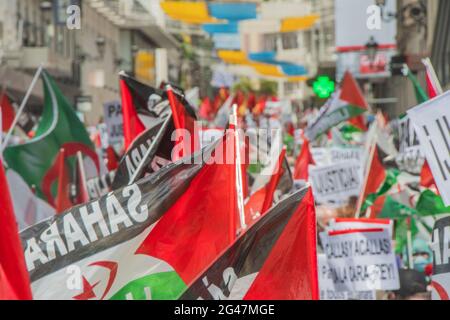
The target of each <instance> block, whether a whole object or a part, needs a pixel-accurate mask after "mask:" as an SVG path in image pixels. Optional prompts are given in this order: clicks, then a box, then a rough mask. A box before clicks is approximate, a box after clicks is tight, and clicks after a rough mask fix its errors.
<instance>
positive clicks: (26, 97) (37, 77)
mask: <svg viewBox="0 0 450 320" xmlns="http://www.w3.org/2000/svg"><path fill="white" fill-rule="evenodd" d="M42 69H43V66H42V64H41V65H40V66H39V68H38V69H37V71H36V74H35V75H34V78H33V80H32V81H31V84H30V86H29V87H28V90H27V92H26V94H25V97H24V98H23V100H22V103H21V104H20V107H19V110H18V111H17V113H16V117H15V118H14V121H13V123H12V124H11V128H9V130H8V133H7V134H6V137H5V140H3V143H2V145H1V152H2V153H3V150H4V149H5V148H6V146H7V145H8V142H9V139H10V138H11V135H12V132H13V130H14V127H15V126H16V124H17V122H18V121H19V118H20V116H21V115H22V112H23V110H24V109H25V105H26V104H27V102H28V99H29V98H30V95H31V91H33V88H34V86H35V85H36V82H37V81H38V79H39V76H40V75H41V72H42Z"/></svg>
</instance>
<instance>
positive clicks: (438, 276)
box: [431, 217, 450, 300]
mask: <svg viewBox="0 0 450 320" xmlns="http://www.w3.org/2000/svg"><path fill="white" fill-rule="evenodd" d="M432 239H433V240H432V244H431V249H432V250H433V276H432V277H431V279H432V282H431V287H432V288H433V289H432V291H431V296H432V299H433V300H450V298H449V296H450V250H449V248H450V217H446V218H443V219H440V220H438V221H436V223H435V225H434V228H433V236H432Z"/></svg>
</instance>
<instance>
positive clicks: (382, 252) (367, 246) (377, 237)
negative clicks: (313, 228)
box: [320, 228, 400, 292]
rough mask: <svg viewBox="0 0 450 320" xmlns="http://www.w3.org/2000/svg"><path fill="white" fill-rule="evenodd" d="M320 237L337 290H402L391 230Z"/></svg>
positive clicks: (344, 231)
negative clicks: (390, 234)
mask: <svg viewBox="0 0 450 320" xmlns="http://www.w3.org/2000/svg"><path fill="white" fill-rule="evenodd" d="M320 237H321V240H322V246H323V248H324V252H325V254H326V256H327V260H328V263H329V267H330V274H331V278H332V280H333V283H334V285H335V288H336V291H352V292H353V291H368V290H397V289H399V288H400V283H399V275H398V266H397V262H396V260H395V255H394V252H393V250H392V245H391V237H390V236H389V232H388V230H386V229H381V228H377V229H360V230H342V231H329V232H322V233H321V234H320Z"/></svg>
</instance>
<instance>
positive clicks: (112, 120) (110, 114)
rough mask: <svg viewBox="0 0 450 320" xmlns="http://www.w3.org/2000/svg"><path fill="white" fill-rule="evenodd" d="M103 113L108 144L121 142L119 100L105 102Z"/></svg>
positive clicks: (121, 129)
mask: <svg viewBox="0 0 450 320" xmlns="http://www.w3.org/2000/svg"><path fill="white" fill-rule="evenodd" d="M103 114H104V118H105V123H106V127H107V131H108V142H109V144H110V145H114V144H119V143H122V142H123V117H122V106H121V104H120V102H119V101H111V102H107V103H105V104H104V105H103Z"/></svg>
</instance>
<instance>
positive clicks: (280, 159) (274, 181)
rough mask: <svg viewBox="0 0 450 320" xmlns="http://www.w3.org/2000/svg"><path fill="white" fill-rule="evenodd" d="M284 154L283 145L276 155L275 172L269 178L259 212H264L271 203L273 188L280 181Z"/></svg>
mask: <svg viewBox="0 0 450 320" xmlns="http://www.w3.org/2000/svg"><path fill="white" fill-rule="evenodd" d="M285 155H286V147H283V150H281V153H280V156H279V157H278V160H277V164H276V167H275V170H276V171H275V172H274V174H273V175H272V178H270V181H269V184H268V185H267V187H266V188H267V192H266V196H265V198H264V203H263V206H262V210H261V213H262V214H264V213H265V212H266V211H267V210H269V209H270V207H271V206H272V203H273V196H274V194H275V190H276V188H277V185H278V182H279V181H280V178H281V175H282V174H283V170H284V169H283V160H284V156H285Z"/></svg>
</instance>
